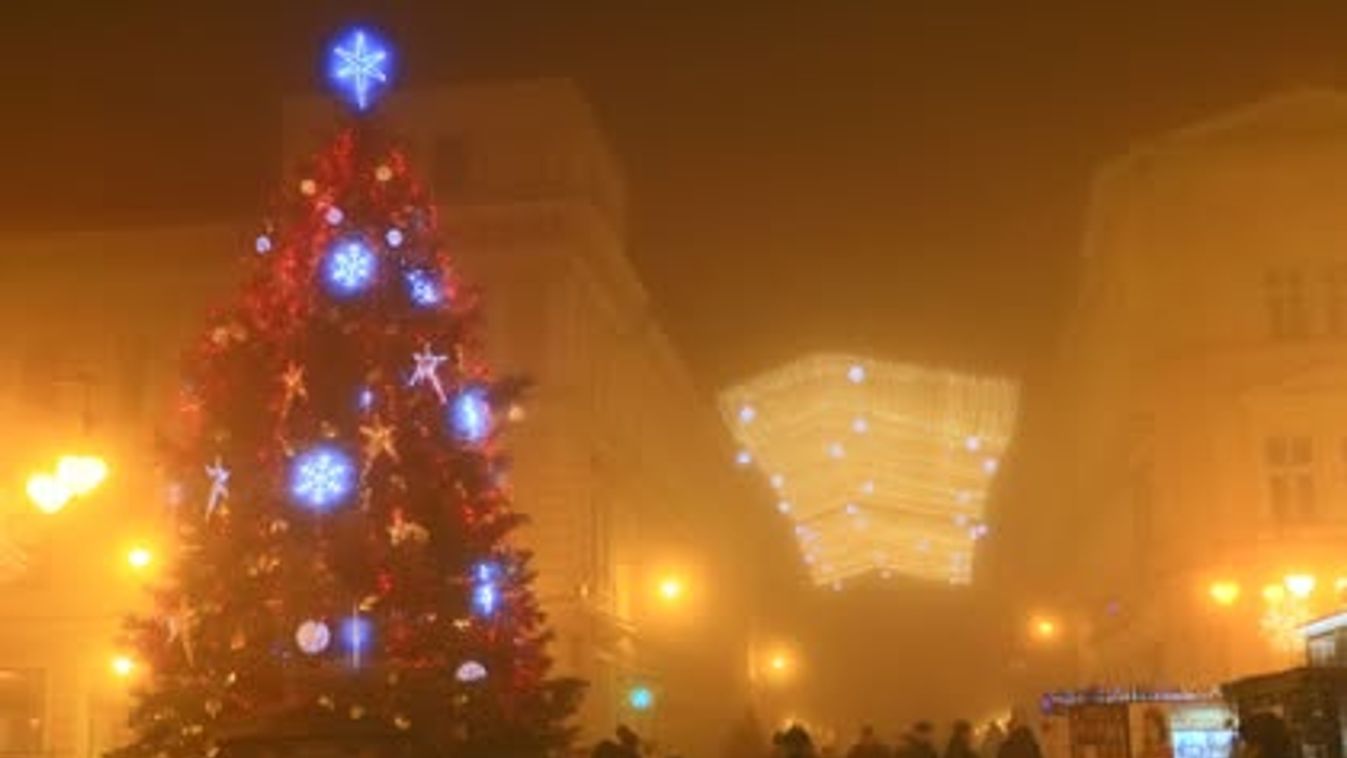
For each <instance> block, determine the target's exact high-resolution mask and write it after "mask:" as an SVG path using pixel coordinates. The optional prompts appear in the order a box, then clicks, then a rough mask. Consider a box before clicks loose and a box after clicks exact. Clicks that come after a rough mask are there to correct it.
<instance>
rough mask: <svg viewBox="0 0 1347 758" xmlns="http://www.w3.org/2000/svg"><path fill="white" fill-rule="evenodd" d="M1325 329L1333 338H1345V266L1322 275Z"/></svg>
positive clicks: (1346, 299)
mask: <svg viewBox="0 0 1347 758" xmlns="http://www.w3.org/2000/svg"><path fill="white" fill-rule="evenodd" d="M1324 306H1325V307H1324V316H1325V319H1326V324H1325V327H1326V328H1327V329H1328V333H1329V334H1331V335H1333V336H1334V337H1347V265H1337V266H1334V267H1332V268H1330V269H1329V270H1328V272H1327V273H1325V274H1324Z"/></svg>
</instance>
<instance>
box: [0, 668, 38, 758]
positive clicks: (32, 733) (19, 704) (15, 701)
mask: <svg viewBox="0 0 1347 758" xmlns="http://www.w3.org/2000/svg"><path fill="white" fill-rule="evenodd" d="M44 685H45V677H44V676H43V672H42V671H41V670H38V669H0V755H4V754H12V753H20V754H28V753H33V754H36V753H38V752H40V751H41V750H42V727H43V724H42V721H43V718H44V717H45V713H44V712H43V707H42V706H43V700H44V699H45V698H44V695H45V692H44V689H45V686H44Z"/></svg>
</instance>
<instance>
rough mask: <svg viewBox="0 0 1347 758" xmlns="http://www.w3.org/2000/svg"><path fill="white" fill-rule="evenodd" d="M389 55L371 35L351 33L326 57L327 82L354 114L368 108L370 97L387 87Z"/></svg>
mask: <svg viewBox="0 0 1347 758" xmlns="http://www.w3.org/2000/svg"><path fill="white" fill-rule="evenodd" d="M391 64H392V53H391V52H390V51H389V49H388V47H387V45H385V44H384V43H383V41H382V40H380V39H379V37H378V36H376V35H375V34H374V33H373V32H370V31H368V30H366V29H359V28H356V29H351V30H350V31H348V32H347V33H346V34H344V35H343V36H342V37H341V39H340V40H338V41H337V43H336V44H335V45H333V46H332V52H331V54H330V55H329V56H328V80H329V81H330V82H331V83H332V86H333V87H334V88H335V89H336V90H337V91H338V92H339V93H340V94H341V95H342V96H343V97H345V98H346V99H347V100H349V101H350V102H351V103H352V104H353V105H355V107H356V109H357V110H362V111H363V110H365V109H366V108H368V107H369V106H370V103H371V101H372V98H373V96H374V95H375V93H376V92H377V91H378V90H379V89H381V88H382V87H383V86H384V85H385V84H387V83H388V77H389V71H390V68H391Z"/></svg>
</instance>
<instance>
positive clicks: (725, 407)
mask: <svg viewBox="0 0 1347 758" xmlns="http://www.w3.org/2000/svg"><path fill="white" fill-rule="evenodd" d="M719 401H720V409H721V413H722V415H723V416H724V418H725V422H726V423H727V424H728V425H729V427H730V430H731V432H732V433H733V435H734V437H735V439H736V441H737V443H738V445H739V451H738V453H737V462H738V463H739V464H740V465H741V466H745V467H754V468H756V470H758V471H760V472H761V474H762V475H763V476H764V477H766V480H767V483H768V484H769V485H770V486H771V488H772V489H773V490H774V491H775V494H776V498H777V509H778V510H780V511H781V512H782V513H783V514H784V515H786V516H787V517H789V518H790V519H791V520H792V521H793V522H794V528H795V535H796V537H797V539H798V541H799V544H800V549H801V553H802V554H803V557H804V560H805V562H806V563H807V564H808V566H809V571H810V574H811V576H812V577H813V579H814V580H815V581H816V582H817V583H819V584H833V585H840V583H841V582H843V581H844V580H847V579H850V578H853V577H856V576H859V575H862V574H867V573H871V572H877V573H879V574H880V575H881V576H886V577H887V576H890V575H893V574H902V575H907V576H912V577H917V578H922V579H934V580H939V581H947V582H950V583H954V584H966V583H968V582H969V581H971V579H972V573H973V551H974V546H975V544H976V542H977V541H978V540H979V539H981V538H982V537H983V536H985V535H986V533H987V526H986V524H985V521H984V513H985V503H986V499H987V493H988V490H989V488H990V486H991V483H992V482H993V481H994V479H995V477H996V473H997V470H998V468H999V466H1000V461H1001V456H1002V455H1003V454H1004V452H1005V450H1006V447H1007V445H1008V444H1009V442H1010V438H1011V434H1012V432H1013V430H1014V424H1015V416H1016V407H1017V402H1018V388H1017V386H1016V385H1015V383H1013V382H1010V381H1007V380H1004V379H996V378H986V377H978V376H970V375H967V374H960V373H955V372H951V371H942V370H935V369H930V368H925V367H921V366H913V365H904V364H895V363H884V362H879V361H874V360H869V359H865V358H858V357H854V356H846V355H813V356H808V357H805V358H802V359H800V360H797V361H795V362H793V363H790V364H788V365H786V366H782V367H780V368H778V369H776V370H773V371H769V372H767V373H764V374H761V375H758V376H756V377H754V378H752V379H750V380H748V381H747V382H744V383H743V384H740V385H737V386H735V387H731V388H729V389H727V390H725V391H724V392H722V393H721V394H720V400H719Z"/></svg>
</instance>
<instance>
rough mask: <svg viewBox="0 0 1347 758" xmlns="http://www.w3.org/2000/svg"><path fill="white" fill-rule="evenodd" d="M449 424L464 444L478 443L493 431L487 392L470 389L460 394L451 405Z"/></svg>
mask: <svg viewBox="0 0 1347 758" xmlns="http://www.w3.org/2000/svg"><path fill="white" fill-rule="evenodd" d="M449 424H450V426H452V427H453V430H454V436H456V437H458V438H459V439H460V440H462V441H464V442H470V443H477V442H481V441H482V440H484V439H486V436H487V434H488V433H490V431H491V404H490V403H489V402H487V399H486V391H485V390H483V389H482V388H481V387H470V388H468V389H465V390H463V391H462V392H460V393H458V395H456V396H455V397H454V401H453V402H452V403H450V405H449Z"/></svg>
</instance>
